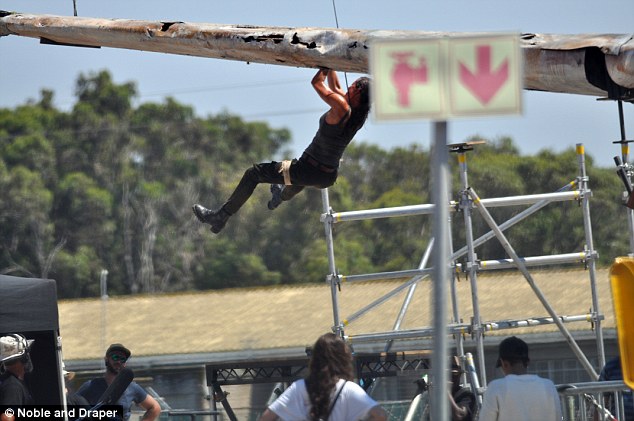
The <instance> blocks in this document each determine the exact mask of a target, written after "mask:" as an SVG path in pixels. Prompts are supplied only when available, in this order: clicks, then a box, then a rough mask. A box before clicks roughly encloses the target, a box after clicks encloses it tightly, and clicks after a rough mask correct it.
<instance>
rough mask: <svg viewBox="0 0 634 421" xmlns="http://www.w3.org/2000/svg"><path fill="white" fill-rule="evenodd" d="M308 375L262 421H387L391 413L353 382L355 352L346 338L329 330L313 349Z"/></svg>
mask: <svg viewBox="0 0 634 421" xmlns="http://www.w3.org/2000/svg"><path fill="white" fill-rule="evenodd" d="M308 371H309V372H308V377H307V378H306V379H301V380H297V381H296V382H294V383H293V384H291V386H290V387H289V388H288V389H286V390H285V391H284V393H282V395H281V396H280V397H279V398H277V399H276V400H275V401H274V402H273V403H272V404H270V405H269V407H268V408H267V409H266V410H265V411H264V413H263V414H262V416H261V417H260V421H274V420H278V419H281V420H283V421H291V420H292V421H304V420H305V421H313V420H315V421H316V420H329V421H356V420H368V421H370V420H371V421H385V420H387V414H386V412H385V410H384V409H383V408H381V406H380V405H379V404H378V403H377V402H376V401H375V400H374V399H372V398H371V397H370V396H369V395H368V394H367V393H366V392H365V391H364V390H363V388H361V386H359V385H358V384H356V383H354V382H353V381H352V379H353V369H352V353H351V351H350V348H349V347H348V345H347V344H346V343H345V341H344V340H343V339H341V338H340V337H339V336H337V335H335V334H333V333H326V334H325V335H322V336H320V337H319V339H317V342H315V345H313V348H312V354H311V358H310V362H309V365H308Z"/></svg>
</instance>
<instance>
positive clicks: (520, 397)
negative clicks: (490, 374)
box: [478, 336, 562, 421]
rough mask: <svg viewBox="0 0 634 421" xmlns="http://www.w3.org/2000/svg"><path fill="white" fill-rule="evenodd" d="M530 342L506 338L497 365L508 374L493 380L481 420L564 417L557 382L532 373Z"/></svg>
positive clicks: (559, 418) (500, 347)
mask: <svg viewBox="0 0 634 421" xmlns="http://www.w3.org/2000/svg"><path fill="white" fill-rule="evenodd" d="M529 361H530V359H529V358H528V345H526V342H524V341H523V340H521V339H520V338H518V337H515V336H511V337H509V338H506V339H504V340H503V341H502V342H501V343H500V346H499V354H498V361H497V365H496V367H500V368H501V369H502V371H503V372H504V377H503V378H501V379H496V380H493V381H492V382H490V383H489V385H488V387H487V389H486V391H485V392H484V396H483V402H482V407H481V408H480V416H479V418H478V419H479V420H480V421H523V420H525V421H532V420H540V421H549V420H553V421H554V420H557V421H559V420H561V419H562V412H561V402H560V400H559V394H558V393H557V389H556V388H555V384H554V383H553V382H552V381H550V380H548V379H544V378H541V377H539V376H536V375H534V374H528V372H527V369H528V363H529Z"/></svg>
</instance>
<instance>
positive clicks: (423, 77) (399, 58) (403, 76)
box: [391, 51, 427, 107]
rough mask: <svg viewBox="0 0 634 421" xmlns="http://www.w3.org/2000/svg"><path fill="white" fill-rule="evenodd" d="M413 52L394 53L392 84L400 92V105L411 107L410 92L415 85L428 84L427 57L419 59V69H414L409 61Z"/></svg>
mask: <svg viewBox="0 0 634 421" xmlns="http://www.w3.org/2000/svg"><path fill="white" fill-rule="evenodd" d="M413 54H414V53H413V52H412V51H406V52H400V53H392V54H391V55H392V57H393V58H394V59H395V60H396V64H395V65H394V70H393V71H392V82H394V86H395V87H396V91H397V92H398V104H399V105H401V106H403V107H409V104H410V102H409V91H410V88H411V86H412V85H413V84H415V83H427V63H425V57H420V58H419V65H418V67H412V66H411V65H410V64H409V63H408V62H407V60H408V59H409V58H410V57H411V56H412V55H413Z"/></svg>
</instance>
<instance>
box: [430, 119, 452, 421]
mask: <svg viewBox="0 0 634 421" xmlns="http://www.w3.org/2000/svg"><path fill="white" fill-rule="evenodd" d="M433 137H434V147H433V151H432V162H433V165H432V174H431V177H432V179H433V186H432V198H433V202H434V204H435V205H436V208H435V211H434V229H433V232H434V241H435V248H434V256H433V262H434V265H433V266H434V275H433V281H434V282H433V294H432V296H433V301H432V303H433V308H434V311H433V327H434V354H433V355H432V382H433V384H434V385H435V387H433V388H432V403H433V404H432V407H431V410H432V411H431V419H433V420H438V421H445V420H448V419H449V402H448V401H447V399H446V395H447V390H446V386H445V385H446V384H447V380H448V375H447V369H446V367H447V355H448V349H449V347H448V345H447V343H448V341H447V339H448V338H447V284H448V281H449V266H450V265H449V255H450V252H449V226H448V225H449V205H448V204H449V192H448V189H449V180H450V177H449V157H448V156H449V152H448V151H447V122H446V121H435V122H434V124H433Z"/></svg>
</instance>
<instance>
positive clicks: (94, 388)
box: [77, 344, 161, 421]
mask: <svg viewBox="0 0 634 421" xmlns="http://www.w3.org/2000/svg"><path fill="white" fill-rule="evenodd" d="M130 355H132V353H131V352H130V350H129V349H128V348H126V347H125V346H123V345H122V344H112V345H110V346H109V347H108V350H107V351H106V355H105V357H104V360H105V362H106V372H105V374H104V376H103V377H99V378H96V379H92V380H88V381H87V382H85V383H84V384H83V385H81V387H80V388H79V390H78V391H77V394H78V395H81V396H83V397H84V398H86V400H88V402H89V403H90V404H91V405H95V404H97V403H98V401H99V398H100V397H101V396H102V395H103V393H104V392H105V391H106V389H107V388H108V386H109V385H110V384H111V383H112V382H113V381H114V379H115V378H116V377H117V375H118V374H119V372H120V371H121V369H123V368H124V367H125V366H126V363H127V361H128V359H129V358H130ZM132 403H136V404H137V405H139V406H140V407H142V408H143V409H145V414H143V417H142V419H143V420H148V421H153V420H154V419H156V418H157V417H158V416H159V414H160V412H161V407H160V405H159V404H158V402H157V401H156V399H154V398H153V397H152V396H150V395H149V394H148V393H147V392H146V391H145V389H143V388H142V387H141V386H140V385H139V384H138V383H136V382H131V383H130V385H129V386H128V387H127V388H126V390H125V391H124V392H123V395H122V396H121V398H119V400H118V401H117V405H121V406H122V407H123V419H124V420H128V419H129V418H130V414H131V412H132Z"/></svg>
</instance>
